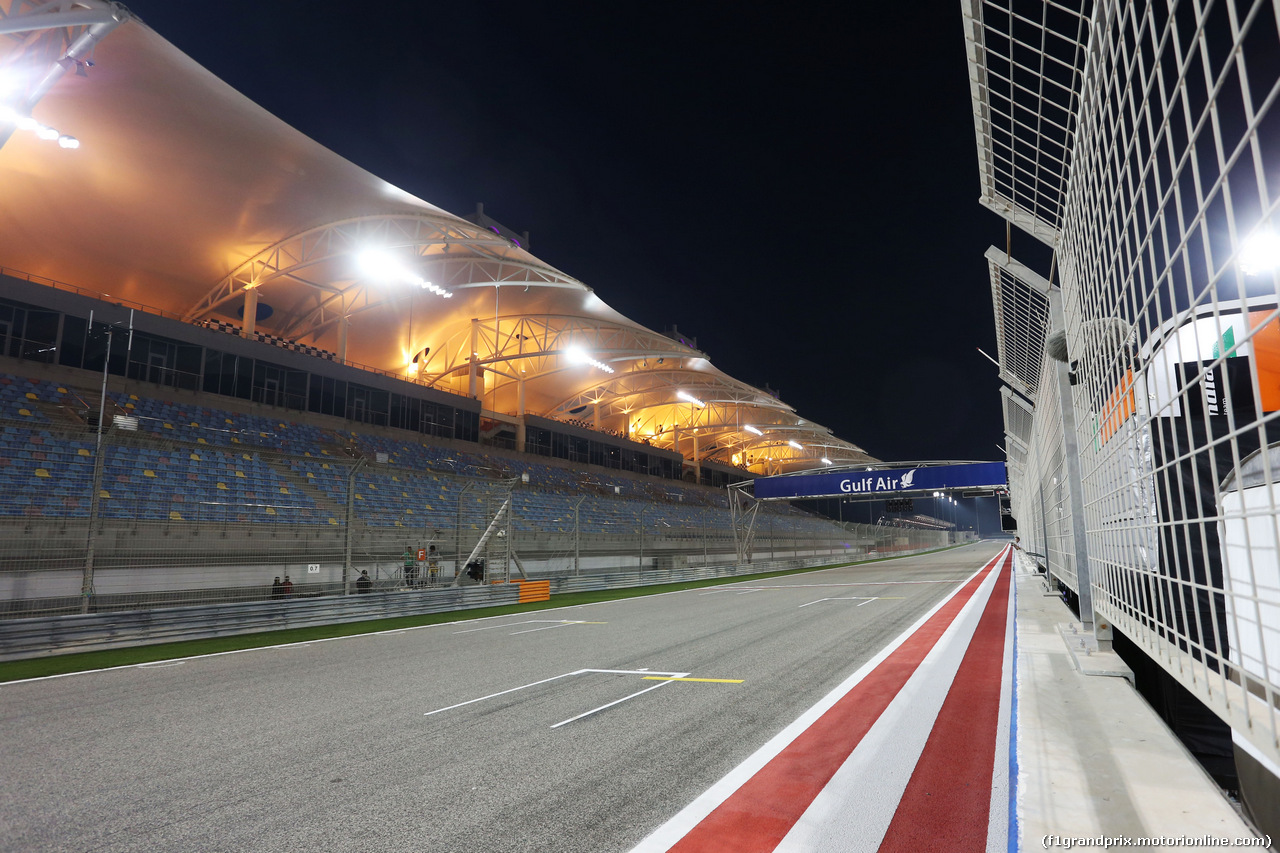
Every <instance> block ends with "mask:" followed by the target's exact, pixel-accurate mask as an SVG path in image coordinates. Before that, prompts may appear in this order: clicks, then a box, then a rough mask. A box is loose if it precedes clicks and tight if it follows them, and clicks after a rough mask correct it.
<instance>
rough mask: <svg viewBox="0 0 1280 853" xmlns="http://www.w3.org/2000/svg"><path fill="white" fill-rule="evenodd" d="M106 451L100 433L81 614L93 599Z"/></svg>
mask: <svg viewBox="0 0 1280 853" xmlns="http://www.w3.org/2000/svg"><path fill="white" fill-rule="evenodd" d="M105 457H106V449H105V448H104V447H103V444H102V433H101V432H99V433H98V447H97V449H96V450H95V451H94V454H93V480H92V481H91V482H90V484H89V489H90V491H89V531H88V533H87V534H86V536H85V550H84V574H83V575H82V577H81V579H80V612H81V613H88V612H89V604H90V600H91V599H92V598H93V560H94V551H95V549H96V548H97V540H98V526H97V521H98V510H99V508H100V506H101V497H102V472H103V469H104V468H105V467H106V464H105V461H104V459H105Z"/></svg>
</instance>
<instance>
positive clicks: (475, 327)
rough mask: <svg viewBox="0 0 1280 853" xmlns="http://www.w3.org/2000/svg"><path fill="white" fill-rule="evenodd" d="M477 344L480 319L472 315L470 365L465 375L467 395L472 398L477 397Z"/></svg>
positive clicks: (478, 344)
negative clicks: (466, 378)
mask: <svg viewBox="0 0 1280 853" xmlns="http://www.w3.org/2000/svg"><path fill="white" fill-rule="evenodd" d="M479 346H480V321H479V320H477V319H476V318H475V317H472V318H471V357H470V359H469V362H470V364H471V367H470V369H469V370H468V371H467V375H468V379H469V382H468V385H467V388H468V391H467V393H468V395H470V396H471V398H472V399H476V398H477V395H476V367H477V366H478V365H477V364H476V360H477V359H478V358H479V355H478V353H479V352H480V350H479Z"/></svg>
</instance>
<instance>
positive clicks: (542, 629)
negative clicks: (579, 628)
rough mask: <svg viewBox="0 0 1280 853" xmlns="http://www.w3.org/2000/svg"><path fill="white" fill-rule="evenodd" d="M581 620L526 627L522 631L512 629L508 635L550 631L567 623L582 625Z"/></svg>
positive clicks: (564, 626) (565, 625)
mask: <svg viewBox="0 0 1280 853" xmlns="http://www.w3.org/2000/svg"><path fill="white" fill-rule="evenodd" d="M582 624H584V623H582V622H561V623H560V624H558V625H546V626H544V627H542V628H526V629H525V630H523V631H512V632H511V633H510V634H509V635H508V636H512V637H514V636H515V635H516V634H532V633H533V632H534V631H550V630H551V629H552V628H566V627H568V626H569V625H582Z"/></svg>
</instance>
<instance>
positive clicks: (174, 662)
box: [138, 660, 186, 669]
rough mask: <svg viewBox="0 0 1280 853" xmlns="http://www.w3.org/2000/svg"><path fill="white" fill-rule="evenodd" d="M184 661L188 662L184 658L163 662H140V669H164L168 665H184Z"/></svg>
mask: <svg viewBox="0 0 1280 853" xmlns="http://www.w3.org/2000/svg"><path fill="white" fill-rule="evenodd" d="M184 663H186V661H184V660H172V661H165V662H162V663H140V664H138V669H164V668H165V667H166V666H182V665H183V664H184Z"/></svg>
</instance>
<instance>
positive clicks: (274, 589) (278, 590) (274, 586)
mask: <svg viewBox="0 0 1280 853" xmlns="http://www.w3.org/2000/svg"><path fill="white" fill-rule="evenodd" d="M283 587H284V584H282V583H280V576H279V575H276V579H275V580H273V581H272V582H271V600H272V601H276V600H277V599H279V598H281V597H282V596H283V595H284V590H283Z"/></svg>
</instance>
